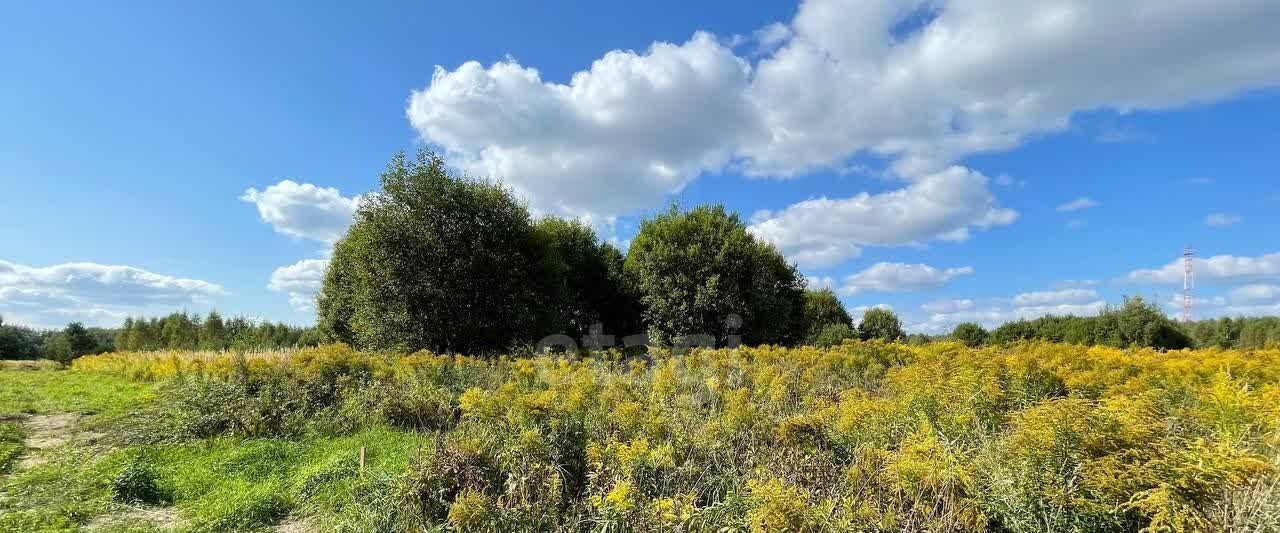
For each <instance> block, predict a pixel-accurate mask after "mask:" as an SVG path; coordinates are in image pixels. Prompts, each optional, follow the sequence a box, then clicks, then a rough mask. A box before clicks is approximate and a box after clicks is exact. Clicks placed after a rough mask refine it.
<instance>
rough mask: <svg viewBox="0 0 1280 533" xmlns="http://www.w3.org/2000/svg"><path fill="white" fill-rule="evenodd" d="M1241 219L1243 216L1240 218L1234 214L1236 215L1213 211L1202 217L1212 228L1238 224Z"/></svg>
mask: <svg viewBox="0 0 1280 533" xmlns="http://www.w3.org/2000/svg"><path fill="white" fill-rule="evenodd" d="M1242 221H1244V219H1243V218H1240V217H1239V216H1236V215H1228V214H1226V213H1213V214H1211V215H1209V216H1207V217H1204V223H1205V225H1207V226H1210V227H1214V228H1221V227H1226V226H1230V225H1233V224H1239V223H1240V222H1242Z"/></svg>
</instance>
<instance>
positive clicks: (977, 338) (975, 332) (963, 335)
mask: <svg viewBox="0 0 1280 533" xmlns="http://www.w3.org/2000/svg"><path fill="white" fill-rule="evenodd" d="M987 335H988V334H987V330H986V328H983V327H982V326H981V325H980V324H978V323H976V322H965V323H963V324H958V325H956V329H955V330H954V331H952V332H951V338H953V339H955V340H957V341H960V342H962V343H964V345H965V346H968V347H970V348H976V347H978V346H982V345H983V344H986V342H987Z"/></svg>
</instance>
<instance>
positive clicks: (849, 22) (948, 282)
mask: <svg viewBox="0 0 1280 533" xmlns="http://www.w3.org/2000/svg"><path fill="white" fill-rule="evenodd" d="M757 4H759V5H757ZM1203 6H1204V4H1202V3H1199V2H1188V3H1185V5H1183V3H1173V4H1170V3H1167V2H1148V1H1139V0H1127V1H1120V2H1110V3H1092V2H1079V3H1075V2H1065V1H1059V2H1049V1H1033V2H1024V3H1019V4H1018V5H1016V6H1012V5H1010V4H1008V3H1004V2H995V1H989V0H949V1H948V0H937V1H930V2H922V1H911V2H894V1H887V0H876V1H864V2H840V1H834V0H830V1H829V0H821V1H818V0H815V1H811V2H806V3H802V4H788V3H782V2H776V3H775V2H769V3H764V2H758V3H749V4H743V3H740V2H733V3H730V2H697V3H692V5H690V4H689V3H683V2H630V3H604V2H565V3H558V4H556V5H555V6H554V7H547V6H545V5H542V4H534V3H518V2H512V3H499V2H469V3H466V5H463V3H454V4H450V3H439V4H428V3H398V4H397V3H377V4H373V3H370V4H369V5H362V6H360V7H359V8H356V7H351V8H341V7H330V6H318V5H315V4H312V3H306V4H304V3H300V2H299V3H284V2H272V3H266V4H263V3H249V2H218V3H213V4H207V5H190V4H187V5H177V4H168V5H166V4H157V3H126V4H114V5H107V4H104V3H100V2H98V3H90V2H73V3H60V4H56V5H55V4H49V3H26V4H13V5H7V6H5V7H4V8H3V19H4V20H5V21H6V22H5V24H4V31H0V65H3V68H0V182H2V185H3V189H2V190H4V191H5V194H4V195H0V315H3V316H5V318H6V321H10V322H22V323H27V324H32V325H36V326H41V327H48V326H60V325H62V324H64V323H66V322H67V321H70V320H82V321H84V322H86V323H90V324H94V325H114V324H116V323H118V322H119V321H120V320H121V319H122V317H123V316H124V315H127V314H137V313H148V314H155V313H161V312H165V311H168V310H171V309H176V308H186V309H189V310H193V311H205V310H207V309H209V308H217V309H218V310H220V311H222V312H224V313H232V314H246V315H249V316H257V317H263V318H268V319H272V320H283V321H287V322H293V323H309V322H311V320H312V313H313V311H312V310H311V309H310V308H309V305H308V304H309V300H310V297H311V295H312V294H313V293H314V289H315V287H316V284H317V283H318V276H319V274H320V273H321V272H322V271H323V266H324V261H325V257H326V255H327V253H328V248H329V247H330V243H331V241H332V239H333V238H335V236H336V235H338V234H340V233H341V230H342V228H344V227H345V225H346V224H347V223H348V222H349V220H350V212H351V209H352V208H353V206H354V205H355V203H356V202H357V201H358V200H356V197H357V196H358V195H360V194H363V193H366V192H368V191H370V190H373V189H374V188H375V187H376V185H377V176H378V173H379V172H380V170H381V169H382V168H383V167H384V165H385V164H386V161H387V160H388V159H389V158H390V157H391V155H392V154H394V153H395V152H397V151H400V150H406V151H413V150H416V149H417V148H419V147H421V146H429V147H432V148H434V149H435V150H437V151H439V152H440V153H442V154H444V155H445V156H446V158H447V160H448V161H449V162H450V164H452V165H455V166H456V167H458V168H459V169H461V170H463V171H466V172H470V173H472V174H473V175H477V176H489V177H495V178H501V179H502V180H503V181H504V182H505V183H507V184H508V185H510V186H512V187H513V188H514V189H515V190H517V191H518V192H519V193H520V194H521V195H522V196H524V197H525V198H527V199H528V200H529V203H530V205H531V207H533V208H534V209H535V210H536V211H537V212H538V213H544V214H556V215H561V216H574V217H581V218H583V219H585V220H589V221H590V222H591V223H592V224H593V225H594V226H595V227H596V228H597V230H598V231H599V233H600V234H601V236H602V237H603V238H607V239H612V240H614V241H616V242H617V243H619V244H620V245H623V246H625V244H626V242H627V241H628V240H629V239H630V238H631V237H632V236H633V235H634V232H635V229H636V226H637V222H638V220H639V219H640V218H641V217H642V216H644V215H645V214H646V213H652V212H653V211H654V210H656V209H660V208H662V207H663V206H665V205H666V204H667V203H669V202H671V201H676V202H679V203H681V204H683V205H689V206H692V205H697V204H701V203H709V202H722V203H724V204H725V205H726V206H728V207H729V208H730V209H732V210H735V211H737V212H739V213H740V214H741V215H742V217H743V219H744V220H747V221H749V222H750V223H751V224H752V231H753V232H755V233H756V234H757V235H758V236H760V237H761V238H763V239H767V240H770V241H771V242H774V243H775V244H776V245H777V246H778V247H779V249H781V250H782V251H783V252H784V253H785V254H787V256H788V257H790V258H791V259H792V260H794V261H796V262H797V263H798V264H799V266H800V268H801V270H802V271H803V272H804V273H805V274H806V275H807V276H809V277H810V278H811V283H812V284H813V285H829V286H831V287H833V288H835V289H837V290H838V291H839V292H840V293H841V295H842V298H843V299H844V301H845V302H846V304H847V305H848V306H849V307H850V308H862V307H865V306H873V305H887V306H890V307H892V308H893V309H895V310H896V311H897V312H898V313H899V314H901V315H902V316H903V317H904V321H905V322H906V323H907V324H908V325H910V326H911V327H912V329H914V330H917V331H927V332H941V331H945V330H948V329H950V327H951V326H953V325H954V324H955V323H957V322H960V321H964V320H978V321H981V322H984V323H987V324H995V323H998V322H1000V321H1003V320H1008V319H1011V318H1017V317H1029V316H1037V315H1040V314H1044V313H1049V312H1056V313H1068V312H1070V313H1081V314H1088V313H1093V312H1097V310H1098V309H1099V308H1100V307H1101V306H1102V305H1103V304H1104V303H1108V302H1109V303H1116V302H1118V301H1119V300H1120V299H1121V298H1122V297H1123V296H1124V295H1142V296H1148V297H1153V298H1156V299H1157V300H1158V301H1159V302H1161V303H1162V304H1171V302H1172V300H1173V299H1174V296H1175V295H1176V294H1178V293H1179V291H1180V289H1181V273H1180V272H1181V270H1180V266H1178V265H1173V264H1172V262H1173V261H1174V260H1175V259H1177V258H1178V257H1179V255H1180V253H1181V250H1182V247H1183V246H1184V245H1187V244H1190V245H1193V246H1195V247H1196V249H1197V250H1198V253H1199V254H1200V257H1201V258H1202V259H1201V260H1198V261H1197V263H1196V270H1197V272H1198V273H1199V279H1198V281H1199V283H1198V287H1197V316H1199V317H1206V316H1218V315H1224V314H1230V315H1235V314H1280V239H1278V238H1277V237H1276V228H1280V214H1277V213H1280V176H1278V175H1277V172H1276V170H1275V168H1276V167H1275V161H1276V158H1275V154H1276V153H1277V147H1280V133H1278V130H1277V126H1276V124H1280V120H1278V119H1280V90H1277V87H1278V86H1280V54H1277V53H1276V50H1280V34H1276V32H1274V28H1275V27H1277V26H1280V7H1277V4H1276V3H1274V2H1268V1H1245V0H1240V1H1227V2H1221V3H1217V4H1215V5H1214V7H1213V8H1212V9H1211V10H1208V9H1206V8H1205V7H1203ZM1135 28H1141V29H1142V31H1133V30H1134V29H1135ZM286 180H288V181H286ZM1166 307H1167V308H1168V309H1169V311H1170V312H1171V313H1173V312H1176V310H1177V309H1176V308H1175V307H1172V306H1170V305H1166ZM855 314H856V313H855Z"/></svg>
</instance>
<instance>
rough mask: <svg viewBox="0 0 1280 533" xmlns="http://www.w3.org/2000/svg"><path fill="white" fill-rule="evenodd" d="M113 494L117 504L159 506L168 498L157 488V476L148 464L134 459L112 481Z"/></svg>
mask: <svg viewBox="0 0 1280 533" xmlns="http://www.w3.org/2000/svg"><path fill="white" fill-rule="evenodd" d="M111 494H112V497H113V498H114V499H115V501H117V502H121V503H143V504H151V505H158V504H162V503H165V502H166V500H167V497H166V496H165V494H164V493H163V492H162V491H161V490H160V488H159V487H157V486H156V474H155V472H154V470H153V469H152V468H151V466H150V465H148V464H147V463H146V462H144V461H142V460H140V459H138V458H134V459H133V460H132V461H129V462H128V463H126V464H125V465H124V468H122V469H121V470H120V473H119V474H116V477H115V478H114V479H112V480H111Z"/></svg>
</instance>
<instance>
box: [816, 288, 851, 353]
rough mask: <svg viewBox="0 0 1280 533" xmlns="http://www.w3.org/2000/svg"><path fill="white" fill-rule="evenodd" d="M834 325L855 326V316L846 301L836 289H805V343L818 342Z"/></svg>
mask: <svg viewBox="0 0 1280 533" xmlns="http://www.w3.org/2000/svg"><path fill="white" fill-rule="evenodd" d="M833 325H843V326H845V328H846V329H848V328H851V327H853V318H852V317H850V316H849V312H848V311H846V310H845V308H844V303H842V302H841V301H840V298H839V297H837V296H836V293H835V291H832V290H831V289H820V290H806V291H804V330H805V343H806V344H816V343H817V342H818V336H819V335H820V334H822V332H823V331H824V330H826V329H827V328H828V327H830V326H833ZM828 340H829V338H828ZM828 345H829V344H828Z"/></svg>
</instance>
